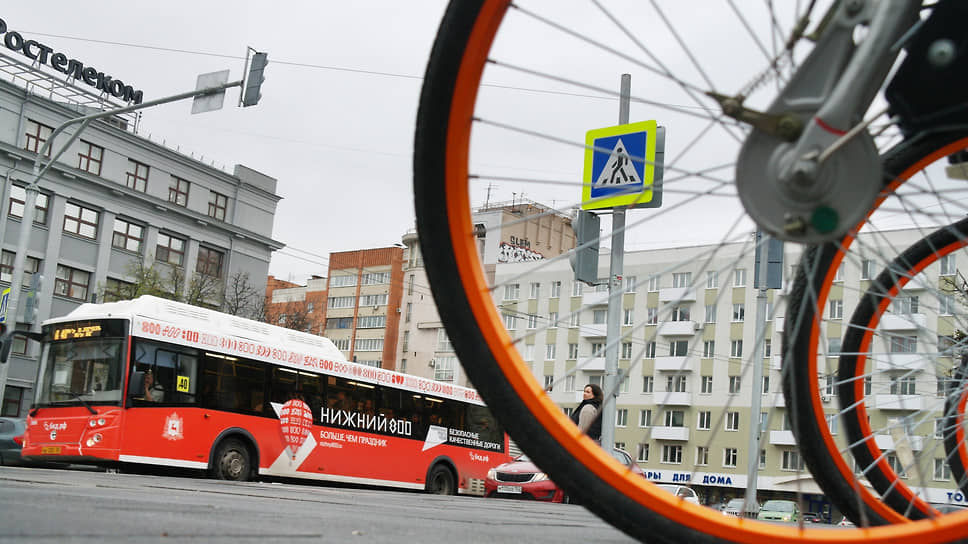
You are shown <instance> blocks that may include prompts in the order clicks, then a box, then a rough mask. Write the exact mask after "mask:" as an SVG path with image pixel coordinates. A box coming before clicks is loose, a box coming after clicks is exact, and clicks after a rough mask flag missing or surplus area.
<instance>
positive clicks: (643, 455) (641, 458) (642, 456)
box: [636, 444, 649, 463]
mask: <svg viewBox="0 0 968 544" xmlns="http://www.w3.org/2000/svg"><path fill="white" fill-rule="evenodd" d="M636 461H638V462H640V463H647V462H649V445H648V444H639V455H638V458H637V459H636Z"/></svg>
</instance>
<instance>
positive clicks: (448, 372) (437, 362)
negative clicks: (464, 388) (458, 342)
mask: <svg viewBox="0 0 968 544" xmlns="http://www.w3.org/2000/svg"><path fill="white" fill-rule="evenodd" d="M456 366H457V357H437V358H435V359H434V379H435V380H437V381H438V382H452V381H454V368H455V367H456Z"/></svg>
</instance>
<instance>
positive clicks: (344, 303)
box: [326, 296, 356, 310]
mask: <svg viewBox="0 0 968 544" xmlns="http://www.w3.org/2000/svg"><path fill="white" fill-rule="evenodd" d="M355 304H356V297H352V296H351V297H329V300H328V301H327V303H326V306H327V307H328V308H329V309H331V310H339V309H345V308H352V307H353V306H354V305H355Z"/></svg>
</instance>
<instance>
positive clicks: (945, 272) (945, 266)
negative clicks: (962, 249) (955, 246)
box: [938, 253, 957, 276]
mask: <svg viewBox="0 0 968 544" xmlns="http://www.w3.org/2000/svg"><path fill="white" fill-rule="evenodd" d="M938 262H939V264H940V265H941V275H942V276H953V275H954V274H955V271H956V270H957V268H956V267H955V254H954V253H951V254H949V255H945V256H944V257H941V260H940V261H938Z"/></svg>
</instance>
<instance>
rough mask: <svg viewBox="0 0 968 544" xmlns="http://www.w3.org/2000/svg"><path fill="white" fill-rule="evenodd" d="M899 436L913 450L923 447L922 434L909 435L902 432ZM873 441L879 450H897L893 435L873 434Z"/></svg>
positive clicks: (920, 449)
mask: <svg viewBox="0 0 968 544" xmlns="http://www.w3.org/2000/svg"><path fill="white" fill-rule="evenodd" d="M899 438H901V439H902V440H904V441H905V442H907V444H908V446H909V447H910V448H911V449H912V450H914V451H922V450H923V449H924V437H923V436H909V435H904V434H903V433H902V434H901V436H899ZM874 443H875V444H877V447H878V448H879V449H880V450H881V451H895V450H897V444H896V443H895V441H894V437H893V436H891V435H889V434H875V435H874Z"/></svg>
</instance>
